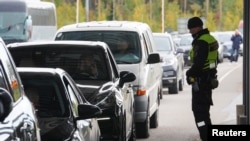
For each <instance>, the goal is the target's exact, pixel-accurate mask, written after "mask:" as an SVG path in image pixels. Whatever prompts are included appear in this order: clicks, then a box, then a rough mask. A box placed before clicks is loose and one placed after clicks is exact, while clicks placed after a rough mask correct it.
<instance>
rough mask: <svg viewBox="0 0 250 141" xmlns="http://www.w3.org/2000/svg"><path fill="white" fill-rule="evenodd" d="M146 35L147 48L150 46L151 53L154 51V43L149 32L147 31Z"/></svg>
mask: <svg viewBox="0 0 250 141" xmlns="http://www.w3.org/2000/svg"><path fill="white" fill-rule="evenodd" d="M144 36H145V41H146V44H147V48H148V50H149V52H150V53H151V52H153V49H152V43H151V41H150V37H149V35H148V32H145V34H144Z"/></svg>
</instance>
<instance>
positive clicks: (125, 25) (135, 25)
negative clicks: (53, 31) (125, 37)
mask: <svg viewBox="0 0 250 141" xmlns="http://www.w3.org/2000/svg"><path fill="white" fill-rule="evenodd" d="M142 29H147V30H151V29H150V27H149V26H148V25H147V24H146V23H143V22H137V21H90V22H82V23H77V24H71V25H66V26H63V27H61V28H60V29H59V30H58V32H62V31H64V32H67V31H81V30H84V31H86V30H114V31H115V30H119V31H141V30H142Z"/></svg>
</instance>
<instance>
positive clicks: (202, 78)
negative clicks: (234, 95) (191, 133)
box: [186, 19, 219, 141]
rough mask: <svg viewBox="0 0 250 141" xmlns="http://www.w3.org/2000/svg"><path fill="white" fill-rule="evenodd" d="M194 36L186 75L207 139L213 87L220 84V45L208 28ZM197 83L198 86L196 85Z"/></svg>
mask: <svg viewBox="0 0 250 141" xmlns="http://www.w3.org/2000/svg"><path fill="white" fill-rule="evenodd" d="M198 20H199V19H198ZM191 23H192V22H191ZM192 36H193V38H194V40H193V42H192V49H191V50H190V58H191V62H192V66H191V67H190V69H189V70H187V72H186V77H187V82H188V84H192V110H193V114H194V118H195V122H196V126H197V128H198V130H199V133H200V138H201V139H202V141H206V140H207V126H208V125H211V124H212V123H211V119H210V112H209V111H210V106H211V105H213V101H212V89H214V88H215V87H217V86H218V81H217V75H216V74H217V59H218V46H219V45H218V42H217V41H216V39H215V38H214V37H213V36H211V35H210V34H209V30H208V29H201V30H200V31H198V32H197V33H195V34H193V35H192ZM214 81H215V82H216V83H214ZM195 83H196V84H197V86H194V84H195ZM195 87H198V89H197V88H195Z"/></svg>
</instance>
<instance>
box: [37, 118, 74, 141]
mask: <svg viewBox="0 0 250 141" xmlns="http://www.w3.org/2000/svg"><path fill="white" fill-rule="evenodd" d="M68 119H69V117H65V118H61V117H59V118H58V117H52V118H47V117H46V118H39V119H38V121H39V127H40V129H41V130H40V133H41V138H42V140H46V141H49V140H54V141H55V140H65V139H67V138H69V137H70V135H71V134H72V132H73V131H74V125H73V123H72V122H71V121H69V120H68Z"/></svg>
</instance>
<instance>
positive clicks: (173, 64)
mask: <svg viewBox="0 0 250 141" xmlns="http://www.w3.org/2000/svg"><path fill="white" fill-rule="evenodd" d="M153 36H154V40H155V44H156V47H157V51H158V52H159V54H160V56H161V65H162V69H163V75H162V84H163V87H166V88H168V93H169V94H178V93H179V91H182V90H183V86H184V81H185V75H184V58H183V50H182V49H177V46H176V44H175V42H174V41H173V38H172V36H171V35H170V34H169V33H153Z"/></svg>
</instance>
